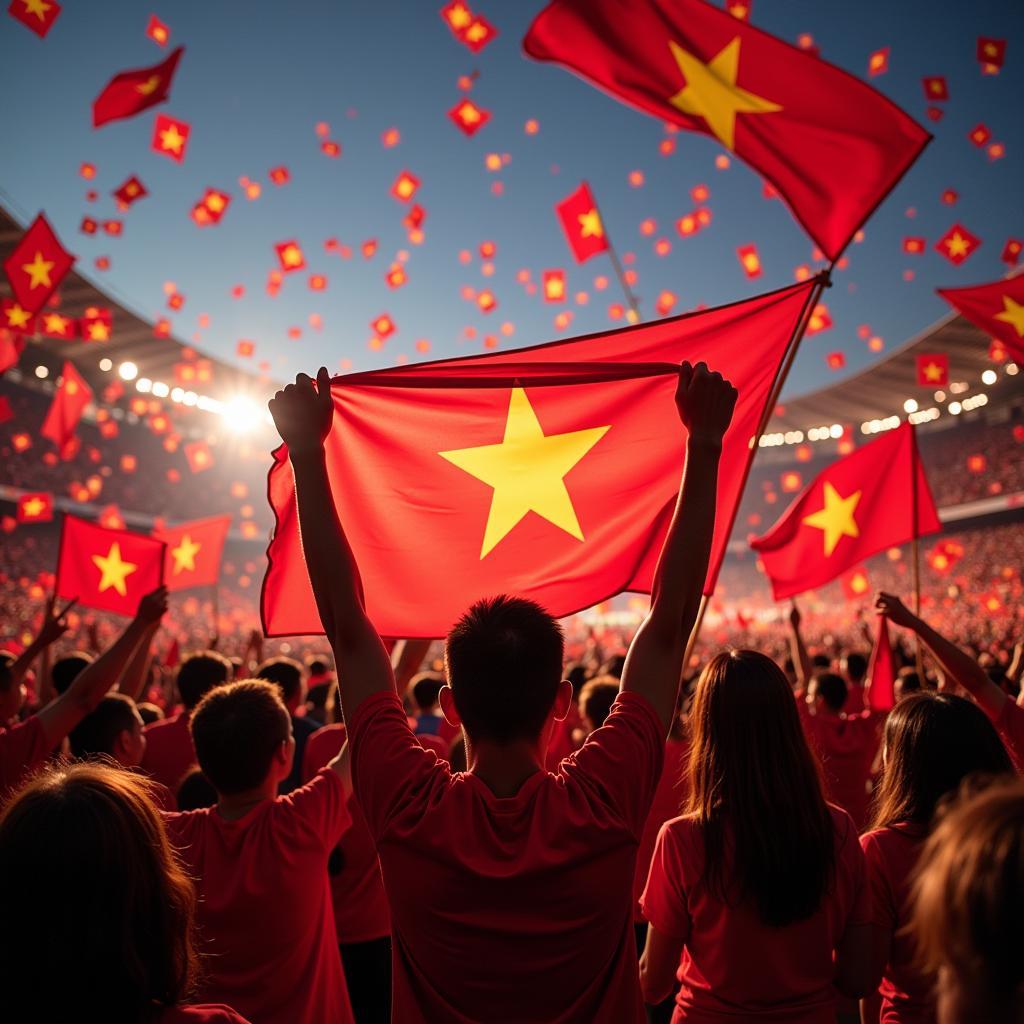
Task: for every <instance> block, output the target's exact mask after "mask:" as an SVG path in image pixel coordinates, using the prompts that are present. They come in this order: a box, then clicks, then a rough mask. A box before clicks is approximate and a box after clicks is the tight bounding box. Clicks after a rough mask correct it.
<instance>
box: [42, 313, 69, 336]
mask: <svg viewBox="0 0 1024 1024" xmlns="http://www.w3.org/2000/svg"><path fill="white" fill-rule="evenodd" d="M43 323H44V324H45V325H46V330H47V332H48V333H49V334H63V333H64V332H65V331H66V330H67V327H68V318H67V317H66V316H61V315H60V313H47V314H46V316H44V317H43Z"/></svg>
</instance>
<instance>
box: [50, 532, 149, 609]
mask: <svg viewBox="0 0 1024 1024" xmlns="http://www.w3.org/2000/svg"><path fill="white" fill-rule="evenodd" d="M163 575H164V544H163V541H159V540H154V539H153V538H152V537H145V536H143V535H142V534H139V533H132V532H130V531H129V530H108V529H106V528H105V527H102V526H97V525H96V524H95V523H90V522H88V521H87V520H85V519H78V518H77V517H76V516H70V515H65V516H64V526H63V529H62V530H61V534H60V554H59V555H58V557H57V581H56V584H55V589H56V594H57V596H58V597H65V598H72V597H77V598H78V601H79V603H80V604H81V605H82V607H84V608H98V609H99V610H100V611H105V612H117V613H118V614H119V615H134V614H135V612H136V610H137V609H138V607H139V601H140V600H141V599H142V598H143V597H144V596H145V595H146V594H148V593H149V592H150V591H152V590H155V589H156V588H157V587H158V586H160V584H161V583H162V582H163Z"/></svg>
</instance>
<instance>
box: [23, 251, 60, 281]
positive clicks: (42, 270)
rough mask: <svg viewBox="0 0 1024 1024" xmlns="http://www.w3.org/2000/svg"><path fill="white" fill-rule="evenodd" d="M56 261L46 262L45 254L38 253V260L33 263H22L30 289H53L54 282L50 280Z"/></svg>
mask: <svg viewBox="0 0 1024 1024" xmlns="http://www.w3.org/2000/svg"><path fill="white" fill-rule="evenodd" d="M53 267H54V261H53V260H44V259H43V254H42V253H41V252H39V251H38V250H37V251H36V258H35V259H34V260H33V261H32V262H31V263H22V265H21V269H22V270H24V271H25V273H26V274H28V277H29V281H28V286H29V288H52V287H53V282H52V281H51V280H50V271H51V270H53Z"/></svg>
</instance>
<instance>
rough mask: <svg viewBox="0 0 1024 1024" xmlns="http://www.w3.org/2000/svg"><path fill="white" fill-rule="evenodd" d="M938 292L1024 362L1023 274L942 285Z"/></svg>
mask: <svg viewBox="0 0 1024 1024" xmlns="http://www.w3.org/2000/svg"><path fill="white" fill-rule="evenodd" d="M937 291H938V293H939V294H940V295H941V296H942V297H943V298H944V299H945V300H946V301H947V302H948V303H949V304H950V305H951V306H953V307H954V308H955V309H957V310H959V311H960V312H961V313H962V314H963V315H964V316H965V317H967V319H968V320H970V321H971V323H972V324H974V325H975V326H976V327H980V328H981V329H982V330H983V331H985V332H987V333H988V334H991V335H992V337H993V338H998V339H999V340H1000V341H1001V342H1002V343H1003V344H1004V345H1005V346H1006V347H1007V348H1008V349H1009V350H1010V354H1011V355H1012V356H1013V358H1014V359H1016V360H1017V361H1018V362H1024V274H1017V275H1016V276H1015V277H1008V278H1006V280H1004V281H993V282H992V283H991V284H977V285H974V287H973V288H939V289H937Z"/></svg>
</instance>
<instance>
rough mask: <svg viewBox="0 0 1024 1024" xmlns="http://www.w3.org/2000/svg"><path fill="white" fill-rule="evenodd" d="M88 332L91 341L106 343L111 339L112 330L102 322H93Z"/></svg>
mask: <svg viewBox="0 0 1024 1024" xmlns="http://www.w3.org/2000/svg"><path fill="white" fill-rule="evenodd" d="M88 330H89V340H90V341H106V340H107V339H108V338H109V337H110V330H109V329H108V328H107V325H106V324H105V323H104V322H103V321H102V320H93V321H92V323H90V324H89V326H88Z"/></svg>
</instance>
